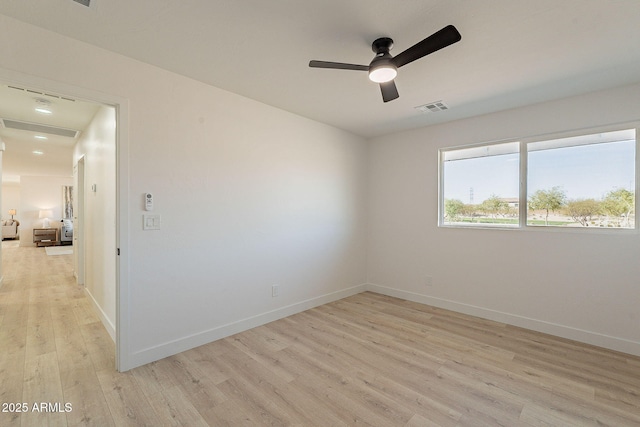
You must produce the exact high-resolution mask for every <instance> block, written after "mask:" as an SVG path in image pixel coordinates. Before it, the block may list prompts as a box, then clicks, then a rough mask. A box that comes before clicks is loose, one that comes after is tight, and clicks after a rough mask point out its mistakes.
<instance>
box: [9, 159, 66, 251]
mask: <svg viewBox="0 0 640 427" xmlns="http://www.w3.org/2000/svg"><path fill="white" fill-rule="evenodd" d="M69 172H71V171H69ZM63 185H73V178H72V177H71V175H69V176H67V177H64V176H21V177H20V206H18V207H17V210H18V212H20V228H19V230H20V246H35V243H33V229H34V228H42V225H43V221H44V220H43V219H40V218H39V217H38V215H39V213H40V210H41V209H51V211H52V213H53V216H52V217H51V218H49V222H50V226H51V227H52V228H54V227H55V228H60V220H61V219H62V186H63Z"/></svg>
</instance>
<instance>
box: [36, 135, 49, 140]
mask: <svg viewBox="0 0 640 427" xmlns="http://www.w3.org/2000/svg"><path fill="white" fill-rule="evenodd" d="M34 138H35V139H49V138H47V137H46V136H44V135H36V136H34Z"/></svg>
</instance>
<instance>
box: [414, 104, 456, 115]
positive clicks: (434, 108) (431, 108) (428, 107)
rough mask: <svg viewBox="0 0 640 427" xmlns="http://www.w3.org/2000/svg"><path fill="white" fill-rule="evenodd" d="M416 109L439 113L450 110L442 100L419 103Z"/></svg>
mask: <svg viewBox="0 0 640 427" xmlns="http://www.w3.org/2000/svg"><path fill="white" fill-rule="evenodd" d="M415 108H416V110H418V111H421V112H423V113H437V112H438V111H444V110H448V109H449V107H448V106H447V104H445V103H444V102H442V101H435V102H430V103H428V104H424V105H419V106H417V107H415Z"/></svg>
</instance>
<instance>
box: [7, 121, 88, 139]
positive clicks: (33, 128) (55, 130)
mask: <svg viewBox="0 0 640 427" xmlns="http://www.w3.org/2000/svg"><path fill="white" fill-rule="evenodd" d="M0 123H2V126H3V127H4V128H6V129H16V130H26V131H29V132H36V133H48V134H49V135H57V136H64V137H67V138H76V137H77V136H78V135H80V131H79V130H73V129H65V128H59V127H56V126H48V125H41V124H38V123H30V122H22V121H19V120H11V119H0Z"/></svg>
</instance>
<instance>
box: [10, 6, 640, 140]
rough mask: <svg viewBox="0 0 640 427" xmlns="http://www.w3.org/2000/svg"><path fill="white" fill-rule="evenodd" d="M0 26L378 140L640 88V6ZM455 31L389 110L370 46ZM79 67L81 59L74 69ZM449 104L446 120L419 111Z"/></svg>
mask: <svg viewBox="0 0 640 427" xmlns="http://www.w3.org/2000/svg"><path fill="white" fill-rule="evenodd" d="M0 11H2V13H3V14H5V15H8V16H11V17H14V18H17V19H20V20H22V21H26V22H29V23H32V24H35V25H38V26H41V27H44V28H48V29H50V30H53V31H55V32H58V33H61V34H64V35H67V36H70V37H73V38H76V39H79V40H82V41H85V42H88V43H91V44H94V45H97V46H100V47H103V48H105V49H108V50H111V51H115V52H119V53H121V54H123V55H126V56H129V57H132V58H136V59H138V60H141V61H144V62H147V63H150V64H154V65H156V66H159V67H162V68H165V69H168V70H171V71H174V72H176V73H179V74H182V75H185V76H189V77H192V78H194V79H197V80H200V81H203V82H206V83H209V84H211V85H214V86H217V87H220V88H223V89H226V90H229V91H231V92H235V93H238V94H241V95H244V96H247V97H249V98H252V99H255V100H258V101H261V102H263V103H266V104H270V105H273V106H276V107H279V108H282V109H284V110H287V111H291V112H293V113H297V114H300V115H302V116H305V117H309V118H312V119H315V120H318V121H320V122H324V123H328V124H330V125H333V126H336V127H339V128H342V129H346V130H349V131H351V132H353V133H356V134H359V135H363V136H366V137H372V136H376V135H381V134H385V133H391V132H396V131H401V130H405V129H410V128H415V127H420V126H425V125H429V124H434V123H440V122H444V121H450V120H455V119H459V118H464V117H469V116H473V115H479V114H485V113H489V112H493V111H498V110H502V109H507V108H512V107H517V106H521V105H526V104H531V103H536V102H542V101H545V100H550V99H555V98H560V97H566V96H571V95H576V94H580V93H586V92H591V91H596V90H600V89H606V88H609V87H615V86H620V85H625V84H631V83H636V82H638V81H640V49H639V48H638V42H639V41H640V1H638V0H562V1H558V0H535V1H531V0H446V1H445V0H437V1H436V0H385V1H382V0H349V1H345V0H322V1H300V0H271V1H264V0H243V1H232V0H137V1H130V0H108V1H107V0H91V7H89V8H87V7H84V6H81V5H79V4H77V3H75V2H73V1H72V0H48V1H46V2H43V1H41V0H21V1H15V0H0ZM447 24H453V25H455V26H456V27H457V28H458V30H459V31H460V33H461V34H462V41H461V42H459V43H457V44H454V45H452V46H450V47H448V48H446V49H444V50H441V51H438V52H436V53H434V54H432V55H429V56H427V57H425V58H423V59H421V60H419V61H417V62H414V63H411V64H409V65H407V66H406V67H403V68H401V69H400V74H399V76H398V77H397V79H396V83H397V86H398V90H399V92H400V98H399V99H398V100H395V101H392V102H389V103H383V102H382V99H381V96H380V91H379V89H378V87H377V86H376V85H375V84H373V83H371V82H369V81H368V79H367V75H366V73H364V72H357V71H343V70H323V69H311V68H309V67H308V62H309V60H311V59H319V60H328V61H337V62H349V63H357V64H365V65H366V64H368V63H369V62H370V61H371V59H372V58H373V52H372V51H371V49H370V45H371V42H372V41H373V40H374V39H376V38H377V37H380V36H389V37H391V38H393V39H394V41H395V47H394V49H393V50H392V51H391V53H392V54H397V53H399V52H401V51H403V50H404V49H406V48H408V47H409V46H411V45H413V44H414V43H416V42H418V41H420V40H422V39H423V38H425V37H427V36H429V35H430V34H432V33H433V32H435V31H437V30H439V29H441V28H442V27H444V26H445V25H447ZM78 60H79V61H81V60H82V59H81V58H78ZM439 100H443V101H444V102H445V103H446V104H448V106H449V107H450V109H449V110H447V111H443V112H437V113H420V112H418V111H416V110H415V109H414V107H416V106H419V105H422V104H425V103H428V102H432V101H439Z"/></svg>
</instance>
